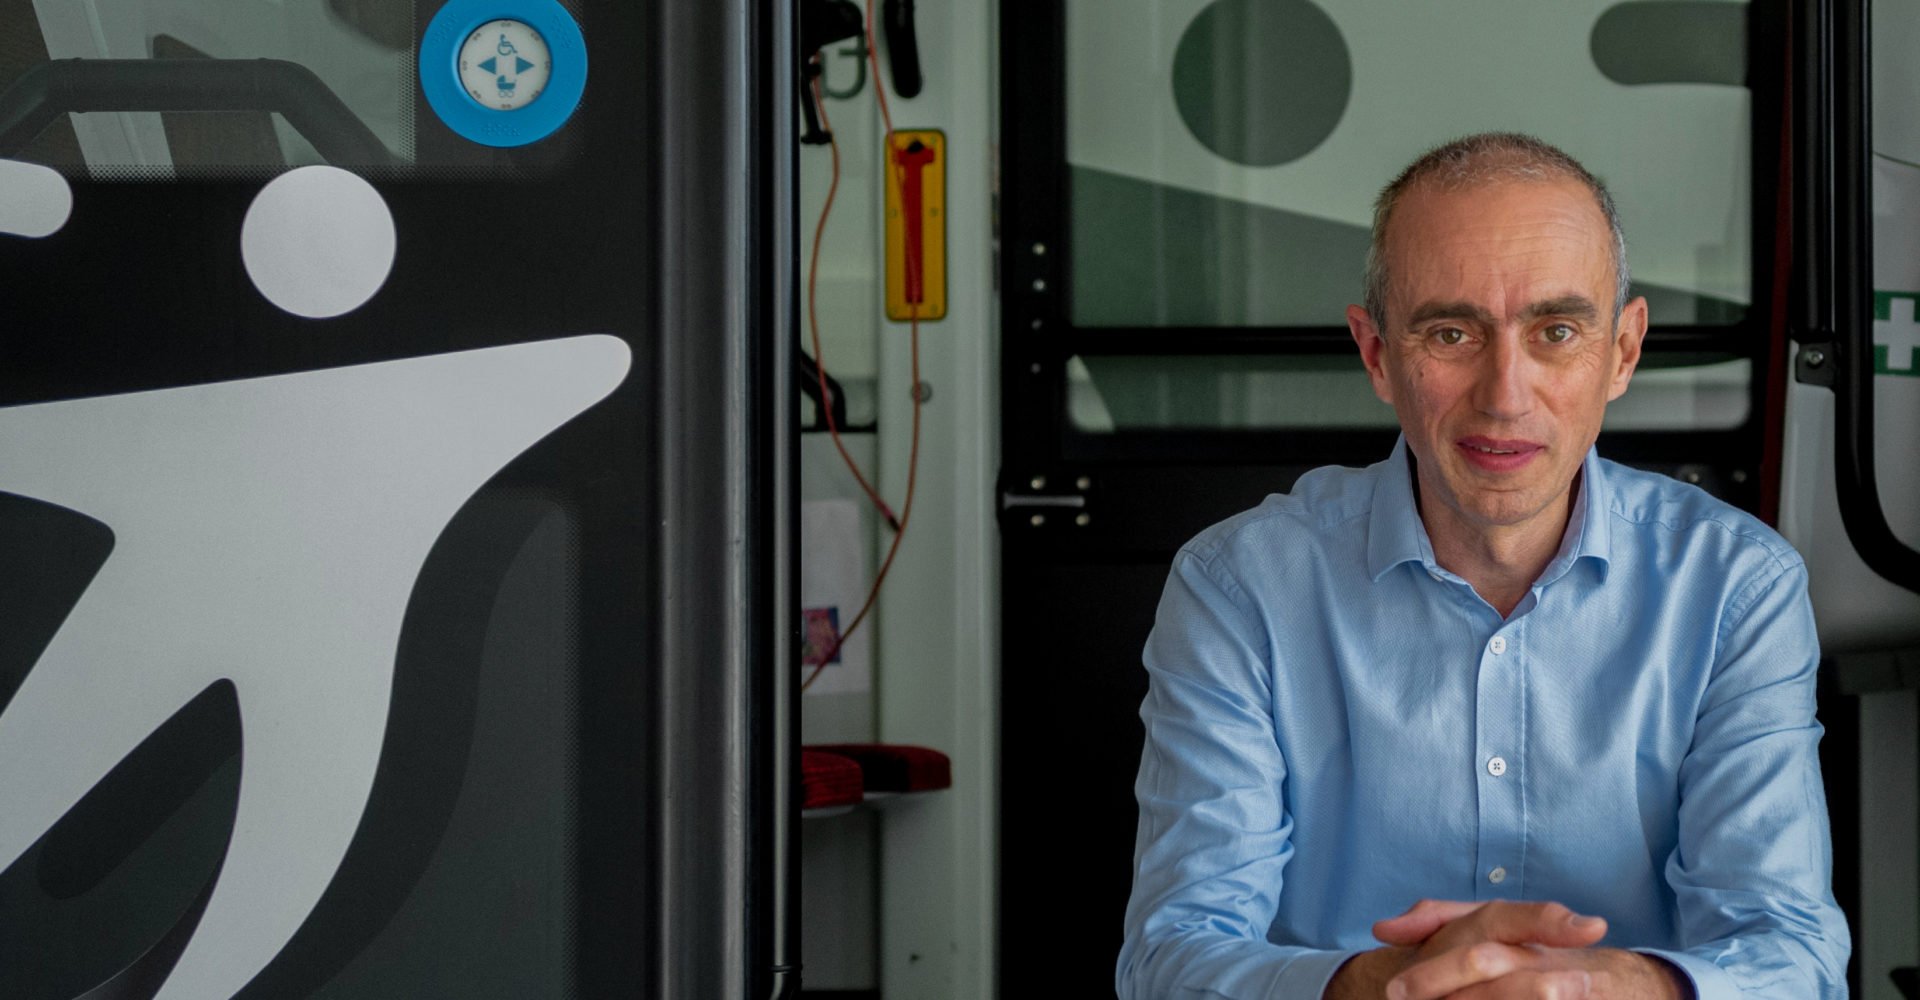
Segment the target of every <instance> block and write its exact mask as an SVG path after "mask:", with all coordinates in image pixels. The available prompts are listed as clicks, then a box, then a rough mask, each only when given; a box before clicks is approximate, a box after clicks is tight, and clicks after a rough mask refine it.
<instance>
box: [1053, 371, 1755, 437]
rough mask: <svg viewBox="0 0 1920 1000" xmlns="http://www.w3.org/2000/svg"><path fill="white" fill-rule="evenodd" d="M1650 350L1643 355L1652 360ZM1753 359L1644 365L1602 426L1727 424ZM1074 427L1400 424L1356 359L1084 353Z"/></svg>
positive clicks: (1744, 406)
mask: <svg viewBox="0 0 1920 1000" xmlns="http://www.w3.org/2000/svg"><path fill="white" fill-rule="evenodd" d="M1658 360H1659V359H1658V358H1657V357H1655V356H1651V355H1649V356H1647V358H1646V361H1647V362H1657V361H1658ZM1752 374H1753V364H1752V362H1750V361H1744V360H1742V361H1723V362H1716V363H1712V364H1699V365H1674V366H1672V367H1666V368H1654V367H1648V366H1647V364H1646V363H1645V362H1643V364H1642V366H1641V368H1640V370H1639V371H1637V372H1635V373H1634V376H1633V384H1632V386H1631V387H1629V388H1628V390H1627V393H1626V395H1624V396H1622V397H1620V398H1619V399H1618V400H1615V401H1614V402H1613V403H1611V404H1609V405H1608V407H1607V417H1606V424H1605V428H1606V429H1607V430H1661V431H1680V430H1728V429H1732V428H1735V427H1739V426H1740V425H1742V424H1744V423H1745V422H1746V419H1747V413H1748V410H1749V409H1750V408H1751V406H1752V398H1751V394H1750V393H1749V391H1748V380H1749V379H1750V378H1751V377H1752ZM1067 413H1068V417H1069V419H1070V420H1071V421H1072V422H1073V426H1074V428H1075V429H1076V430H1079V431H1081V432H1083V433H1092V434H1108V433H1115V432H1121V431H1134V430H1174V429H1181V430H1276V429H1289V428H1290V429H1322V430H1324V429H1334V428H1340V429H1364V428H1392V427H1396V426H1398V423H1397V421H1395V419H1394V415H1393V409H1392V408H1391V407H1389V406H1388V405H1387V404H1385V403H1382V402H1380V400H1379V399H1378V398H1376V397H1375V396H1374V394H1373V387H1372V386H1371V385H1369V384H1368V382H1367V376H1366V372H1365V371H1364V370H1363V369H1362V368H1361V367H1360V359H1359V358H1358V357H1357V356H1344V357H1309V358H1300V357H1274V356H1251V357H1242V356H1231V355H1204V356H1193V355H1188V356H1174V357H1147V356H1098V357H1095V356H1088V357H1077V358H1074V359H1072V360H1071V361H1070V362H1069V363H1068V365H1067Z"/></svg>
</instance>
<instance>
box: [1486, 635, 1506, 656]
mask: <svg viewBox="0 0 1920 1000" xmlns="http://www.w3.org/2000/svg"><path fill="white" fill-rule="evenodd" d="M1487 649H1488V650H1490V651H1491V652H1492V653H1493V655H1495V656H1499V655H1500V654H1501V653H1504V652H1506V651H1507V637H1506V636H1504V635H1496V636H1494V637H1493V641H1492V642H1489V643H1487Z"/></svg>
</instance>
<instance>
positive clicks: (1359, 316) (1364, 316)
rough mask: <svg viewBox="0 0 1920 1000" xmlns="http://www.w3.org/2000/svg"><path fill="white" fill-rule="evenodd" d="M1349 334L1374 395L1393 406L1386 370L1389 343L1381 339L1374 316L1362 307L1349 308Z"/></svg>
mask: <svg viewBox="0 0 1920 1000" xmlns="http://www.w3.org/2000/svg"><path fill="white" fill-rule="evenodd" d="M1347 332H1348V333H1351V334H1353V342H1354V344H1355V346H1357V347H1359V348H1360V363H1361V364H1362V365H1365V366H1366V369H1367V378H1368V379H1370V380H1372V382H1373V394H1374V395H1376V396H1379V397H1380V401H1381V402H1383V403H1386V404H1387V405H1389V406H1391V405H1393V383H1392V382H1390V381H1388V379H1387V369H1386V353H1387V342H1386V341H1384V340H1382V339H1380V330H1379V328H1378V327H1375V326H1374V325H1373V314H1372V313H1369V312H1367V310H1366V309H1365V308H1364V307H1361V306H1348V307H1347Z"/></svg>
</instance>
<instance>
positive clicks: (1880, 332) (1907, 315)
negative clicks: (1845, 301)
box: [1873, 291, 1920, 378]
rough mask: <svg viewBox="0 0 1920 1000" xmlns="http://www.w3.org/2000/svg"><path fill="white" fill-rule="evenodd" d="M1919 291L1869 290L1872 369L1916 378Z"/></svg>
mask: <svg viewBox="0 0 1920 1000" xmlns="http://www.w3.org/2000/svg"><path fill="white" fill-rule="evenodd" d="M1915 303H1920V292H1879V291H1876V292H1874V293H1873V371H1874V374H1876V375H1907V376H1911V377H1913V378H1920V319H1915V318H1914V305H1915Z"/></svg>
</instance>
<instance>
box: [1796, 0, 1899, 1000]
mask: <svg viewBox="0 0 1920 1000" xmlns="http://www.w3.org/2000/svg"><path fill="white" fill-rule="evenodd" d="M1794 37H1795V44H1794V48H1795V51H1796V55H1795V58H1794V63H1793V67H1794V68H1793V73H1794V76H1795V86H1794V90H1795V101H1796V113H1795V115H1794V126H1795V130H1796V132H1795V136H1794V139H1793V147H1794V150H1795V161H1794V164H1793V183H1792V185H1791V188H1792V191H1793V194H1794V197H1795V201H1796V211H1795V213H1794V217H1793V221H1792V225H1793V228H1794V236H1793V240H1792V244H1793V247H1794V256H1795V272H1796V274H1795V279H1796V280H1795V282H1794V284H1793V286H1792V288H1791V290H1790V291H1791V295H1792V298H1793V305H1792V308H1791V309H1790V312H1789V315H1790V318H1791V322H1792V325H1793V331H1794V332H1793V338H1794V341H1795V344H1794V348H1795V349H1794V352H1793V355H1792V357H1793V363H1794V380H1793V382H1792V384H1791V385H1790V387H1788V389H1787V395H1786V404H1787V405H1786V434H1785V439H1784V449H1783V454H1784V457H1785V462H1784V465H1783V496H1782V503H1781V511H1780V513H1781V520H1780V529H1781V531H1782V532H1783V533H1785V534H1786V535H1787V537H1788V538H1789V539H1790V540H1791V541H1792V542H1793V543H1794V545H1795V547H1796V548H1798V549H1799V550H1800V553H1801V554H1802V555H1803V556H1804V557H1805V559H1806V561H1807V568H1808V580H1809V589H1810V591H1811V594H1812V598H1813V605H1814V615H1815V619H1816V621H1817V622H1818V624H1819V628H1820V642H1821V648H1822V651H1823V653H1824V654H1825V656H1826V660H1825V662H1824V663H1823V665H1822V682H1823V683H1822V696H1821V721H1822V722H1823V724H1824V725H1825V726H1826V727H1827V733H1826V736H1825V739H1824V740H1823V742H1822V744H1821V765H1822V769H1823V771H1824V773H1825V776H1826V781H1827V791H1828V800H1829V801H1828V805H1829V812H1830V814H1831V816H1832V819H1833V834H1834V873H1833V874H1834V894H1835V896H1836V897H1838V898H1839V900H1840V902H1841V905H1842V907H1843V908H1844V909H1845V910H1846V911H1847V914H1848V916H1849V918H1850V920H1851V922H1852V925H1853V933H1854V950H1853V962H1852V966H1851V967H1850V968H1849V970H1848V972H1849V978H1850V980H1851V982H1850V985H1851V987H1852V993H1853V995H1854V996H1857V997H1863V998H1865V1000H1899V998H1901V997H1913V996H1916V995H1920V984H1917V983H1916V982H1915V976H1916V967H1920V804H1917V800H1920V702H1917V701H1916V692H1920V552H1917V551H1916V548H1920V323H1916V321H1915V305H1916V302H1920V235H1916V234H1920V226H1916V222H1920V128H1917V127H1916V125H1915V123H1914V122H1913V120H1912V116H1911V115H1910V114H1908V113H1907V110H1906V109H1908V108H1910V107H1911V106H1912V102H1913V100H1914V98H1915V97H1916V96H1920V73H1916V71H1915V69H1914V67H1913V66H1912V65H1911V61H1910V60H1909V59H1908V58H1907V56H1906V51H1907V47H1908V46H1909V45H1910V44H1911V43H1913V42H1915V41H1920V12H1917V11H1915V10H1914V9H1913V8H1912V6H1911V5H1909V4H1899V3H1872V4H1869V3H1865V2H1835V3H1809V4H1806V5H1805V6H1804V7H1802V8H1801V9H1800V10H1799V11H1798V12H1797V16H1796V18H1795V22H1794ZM1903 991H1904V992H1903Z"/></svg>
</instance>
